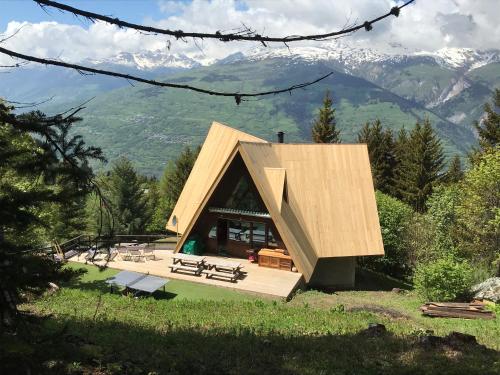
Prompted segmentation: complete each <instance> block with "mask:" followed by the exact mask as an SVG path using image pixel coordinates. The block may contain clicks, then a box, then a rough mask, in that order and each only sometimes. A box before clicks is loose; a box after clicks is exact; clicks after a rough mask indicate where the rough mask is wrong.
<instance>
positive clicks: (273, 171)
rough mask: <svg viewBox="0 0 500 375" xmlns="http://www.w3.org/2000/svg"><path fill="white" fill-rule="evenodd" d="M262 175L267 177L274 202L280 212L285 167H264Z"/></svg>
mask: <svg viewBox="0 0 500 375" xmlns="http://www.w3.org/2000/svg"><path fill="white" fill-rule="evenodd" d="M264 175H265V176H266V178H267V183H268V184H269V186H270V187H271V191H272V195H273V198H274V203H275V204H276V207H277V208H278V210H279V211H280V212H281V203H282V201H283V193H284V190H285V176H286V171H285V168H269V167H266V168H264Z"/></svg>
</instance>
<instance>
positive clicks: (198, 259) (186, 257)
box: [172, 253, 205, 267]
mask: <svg viewBox="0 0 500 375" xmlns="http://www.w3.org/2000/svg"><path fill="white" fill-rule="evenodd" d="M172 260H173V264H177V263H180V264H182V265H195V266H196V267H199V266H201V265H203V263H204V262H205V257H202V256H199V255H190V254H184V253H177V254H174V255H173V257H172Z"/></svg>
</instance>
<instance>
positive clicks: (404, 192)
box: [397, 119, 444, 212]
mask: <svg viewBox="0 0 500 375" xmlns="http://www.w3.org/2000/svg"><path fill="white" fill-rule="evenodd" d="M400 142H401V143H400V144H399V145H398V154H399V156H398V157H399V158H400V162H401V164H400V167H399V172H398V181H397V183H398V186H397V190H398V193H399V195H400V196H401V198H402V199H403V200H404V201H405V202H407V203H408V204H410V205H412V206H413V207H414V209H415V210H417V211H420V212H422V211H424V210H425V202H426V201H427V198H428V197H429V195H430V194H431V193H432V189H433V187H434V186H435V185H437V184H438V183H439V181H440V179H441V175H440V173H441V170H442V169H443V160H444V156H443V148H442V146H441V141H440V140H439V139H438V137H437V136H436V134H435V133H434V130H433V129H432V126H431V123H430V121H429V119H425V120H424V123H423V125H420V123H418V122H417V124H416V125H415V128H414V129H413V130H412V131H411V133H410V137H409V138H408V139H406V140H405V139H404V135H403V134H401V140H400Z"/></svg>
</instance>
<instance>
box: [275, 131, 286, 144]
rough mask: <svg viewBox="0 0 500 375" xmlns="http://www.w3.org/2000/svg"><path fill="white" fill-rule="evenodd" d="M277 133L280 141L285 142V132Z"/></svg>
mask: <svg viewBox="0 0 500 375" xmlns="http://www.w3.org/2000/svg"><path fill="white" fill-rule="evenodd" d="M277 135H278V143H283V142H284V140H285V133H283V132H282V131H279V132H278V133H277Z"/></svg>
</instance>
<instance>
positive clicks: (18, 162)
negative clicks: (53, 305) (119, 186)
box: [0, 101, 104, 325]
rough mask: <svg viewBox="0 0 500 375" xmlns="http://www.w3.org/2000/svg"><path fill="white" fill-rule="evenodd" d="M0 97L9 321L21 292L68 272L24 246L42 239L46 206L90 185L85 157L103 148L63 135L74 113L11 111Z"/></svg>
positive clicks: (1, 268)
mask: <svg viewBox="0 0 500 375" xmlns="http://www.w3.org/2000/svg"><path fill="white" fill-rule="evenodd" d="M11 109H12V108H9V107H7V106H6V105H5V104H4V103H2V102H1V101H0V324H1V325H11V324H12V323H14V322H15V319H14V318H15V317H17V305H18V304H19V303H20V302H22V300H23V298H24V296H26V295H28V294H29V295H32V294H33V293H38V292H43V291H44V290H45V289H46V288H47V286H48V282H49V281H58V280H60V279H61V278H62V277H64V276H65V274H67V273H68V272H70V271H68V270H66V271H63V270H62V269H61V264H60V263H55V262H54V261H53V260H52V259H49V258H48V257H47V256H43V255H41V254H40V253H34V252H32V251H28V250H30V249H34V248H39V247H41V246H43V245H44V244H46V243H47V241H48V240H50V238H47V228H49V229H50V224H51V222H50V217H51V214H50V209H49V207H50V206H53V205H60V206H61V207H63V206H64V205H66V204H69V203H70V202H72V201H73V199H74V198H75V197H78V196H81V195H82V194H83V193H85V192H88V191H90V190H92V189H93V187H94V185H93V173H92V170H91V169H90V168H88V161H89V160H90V159H97V160H103V159H104V158H103V156H102V153H101V151H100V150H99V149H97V148H94V147H87V146H86V145H85V144H84V142H83V140H82V139H81V138H80V137H70V136H68V131H67V130H68V129H69V128H70V126H71V124H73V123H74V122H75V121H79V118H77V117H75V116H74V114H75V113H76V112H73V114H69V115H67V116H64V115H58V116H54V117H47V116H45V115H44V114H43V113H41V112H31V113H28V114H23V115H16V114H13V113H12V112H11Z"/></svg>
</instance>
